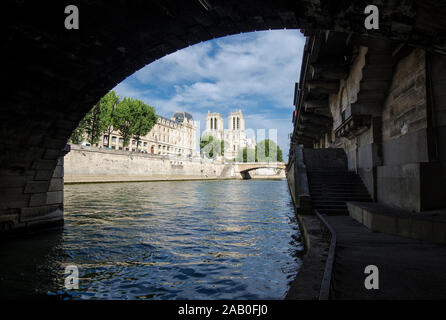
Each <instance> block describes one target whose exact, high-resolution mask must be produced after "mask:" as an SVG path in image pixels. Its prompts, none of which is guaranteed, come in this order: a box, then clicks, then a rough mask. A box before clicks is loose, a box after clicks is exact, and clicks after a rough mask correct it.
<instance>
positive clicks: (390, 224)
mask: <svg viewBox="0 0 446 320" xmlns="http://www.w3.org/2000/svg"><path fill="white" fill-rule="evenodd" d="M369 215H370V225H371V227H370V229H372V230H373V231H378V232H384V233H390V234H397V222H396V221H397V217H396V216H393V215H387V214H376V213H375V214H374V213H370V214H369Z"/></svg>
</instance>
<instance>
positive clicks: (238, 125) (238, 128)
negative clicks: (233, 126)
mask: <svg viewBox="0 0 446 320" xmlns="http://www.w3.org/2000/svg"><path fill="white" fill-rule="evenodd" d="M237 130H240V118H239V117H237Z"/></svg>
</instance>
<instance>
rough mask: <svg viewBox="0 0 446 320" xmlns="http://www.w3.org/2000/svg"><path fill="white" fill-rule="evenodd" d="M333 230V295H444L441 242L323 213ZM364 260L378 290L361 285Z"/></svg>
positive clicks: (445, 261)
mask: <svg viewBox="0 0 446 320" xmlns="http://www.w3.org/2000/svg"><path fill="white" fill-rule="evenodd" d="M326 219H327V221H328V223H329V224H330V225H331V226H332V227H333V228H334V229H335V231H336V234H337V246H336V260H335V265H334V279H333V285H334V289H333V290H332V293H331V298H332V299H446V245H437V244H431V243H426V242H421V241H418V240H413V239H408V238H403V237H399V236H394V235H388V234H384V233H378V232H373V231H371V230H369V229H368V228H366V227H365V226H363V225H362V224H360V223H359V222H357V221H355V220H353V219H352V218H351V217H349V216H331V217H330V216H328V217H326ZM367 265H376V266H377V267H378V269H379V289H378V290H373V289H372V290H366V289H365V287H364V280H365V278H366V277H367V274H365V273H364V269H365V267H366V266H367Z"/></svg>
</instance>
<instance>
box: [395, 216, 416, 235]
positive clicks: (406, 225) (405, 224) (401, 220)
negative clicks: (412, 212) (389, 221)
mask: <svg viewBox="0 0 446 320" xmlns="http://www.w3.org/2000/svg"><path fill="white" fill-rule="evenodd" d="M397 224H398V225H397V231H398V235H400V236H402V237H408V238H410V235H411V229H412V220H411V219H410V217H398V219H397Z"/></svg>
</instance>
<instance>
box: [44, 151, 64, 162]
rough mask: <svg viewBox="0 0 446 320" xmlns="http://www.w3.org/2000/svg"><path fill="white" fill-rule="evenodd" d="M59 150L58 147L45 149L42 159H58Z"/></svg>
mask: <svg viewBox="0 0 446 320" xmlns="http://www.w3.org/2000/svg"><path fill="white" fill-rule="evenodd" d="M60 153H61V152H60V150H59V149H46V150H45V153H44V155H43V159H44V160H54V159H58V158H59V156H60Z"/></svg>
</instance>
